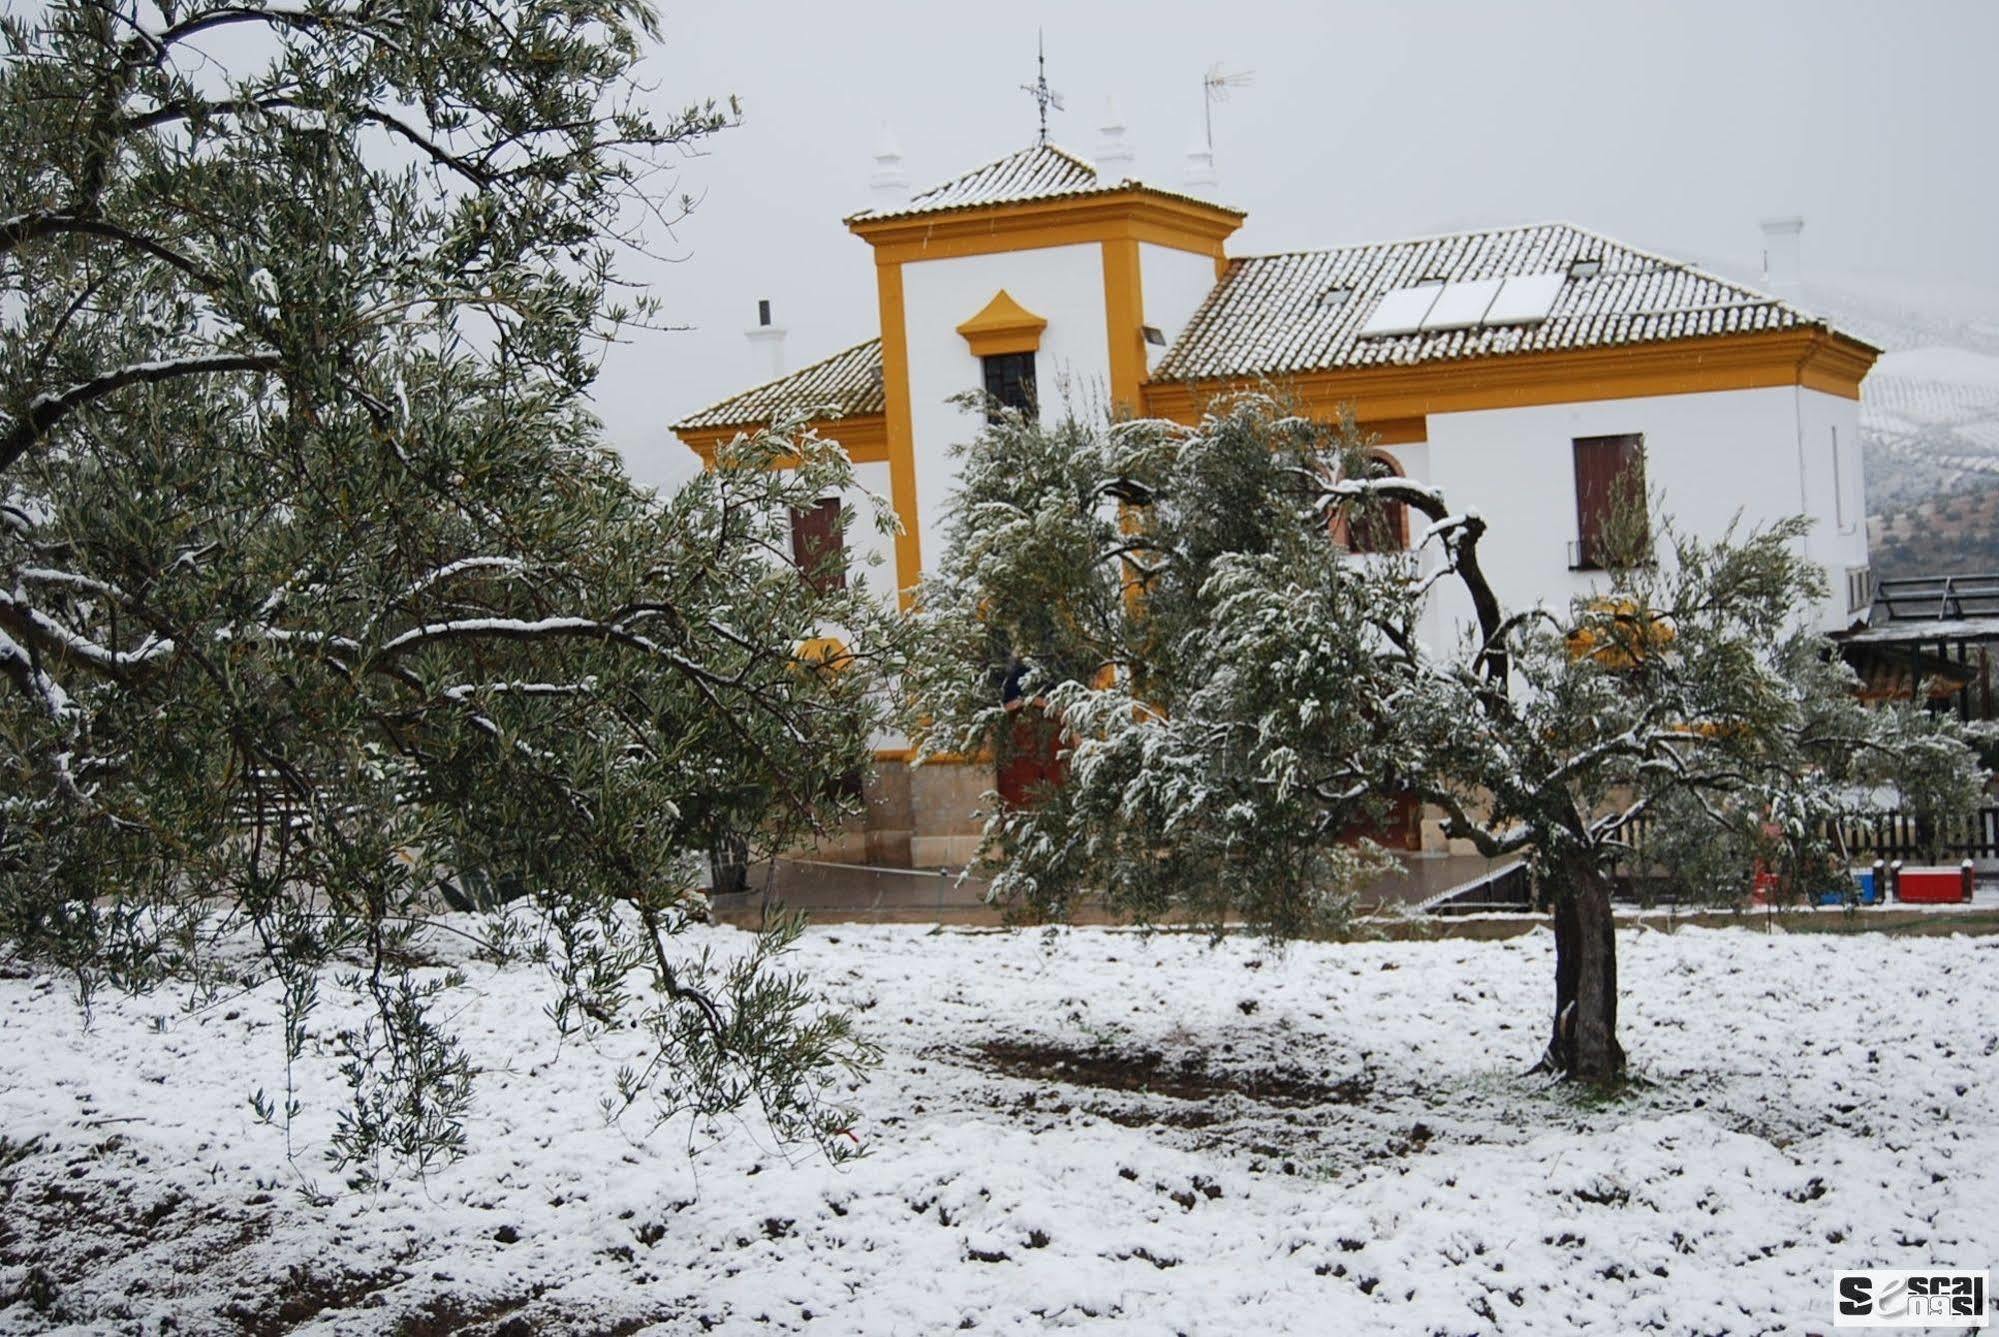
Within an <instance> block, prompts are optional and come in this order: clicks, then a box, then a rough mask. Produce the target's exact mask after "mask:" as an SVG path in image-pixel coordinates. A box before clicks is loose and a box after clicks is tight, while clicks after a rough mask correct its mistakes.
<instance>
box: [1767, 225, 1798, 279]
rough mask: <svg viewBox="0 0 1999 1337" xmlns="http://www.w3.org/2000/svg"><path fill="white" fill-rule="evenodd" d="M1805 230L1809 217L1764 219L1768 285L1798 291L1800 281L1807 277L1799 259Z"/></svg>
mask: <svg viewBox="0 0 1999 1337" xmlns="http://www.w3.org/2000/svg"><path fill="white" fill-rule="evenodd" d="M1804 230H1805V220H1804V219H1802V218H1799V217H1796V216H1795V215H1794V216H1792V217H1790V218H1766V219H1764V220H1763V286H1764V287H1766V288H1769V289H1771V290H1773V291H1775V292H1779V293H1788V292H1794V291H1796V290H1797V286H1798V280H1799V279H1800V278H1802V277H1803V273H1802V268H1801V265H1800V262H1799V259H1798V234H1799V233H1801V232H1803V231H1804Z"/></svg>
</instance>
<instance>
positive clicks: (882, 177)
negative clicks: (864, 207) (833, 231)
mask: <svg viewBox="0 0 1999 1337" xmlns="http://www.w3.org/2000/svg"><path fill="white" fill-rule="evenodd" d="M868 194H869V196H870V197H871V199H872V201H873V204H874V207H875V208H877V209H881V210H894V209H899V208H901V207H902V206H903V205H905V204H907V203H909V173H908V172H906V171H904V170H903V166H902V146H901V145H900V144H897V143H896V142H895V135H894V134H892V133H891V132H890V130H889V128H888V122H887V121H883V122H882V132H881V137H880V138H879V139H877V140H876V141H875V170H874V171H873V172H872V173H870V174H869V176H868Z"/></svg>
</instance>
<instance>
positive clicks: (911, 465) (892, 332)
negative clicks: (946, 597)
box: [875, 257, 923, 608]
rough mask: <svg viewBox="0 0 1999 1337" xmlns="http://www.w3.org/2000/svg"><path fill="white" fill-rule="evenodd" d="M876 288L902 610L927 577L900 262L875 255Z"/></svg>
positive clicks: (889, 479) (897, 581)
mask: <svg viewBox="0 0 1999 1337" xmlns="http://www.w3.org/2000/svg"><path fill="white" fill-rule="evenodd" d="M875 290H876V293H877V295H878V296H879V298H880V302H881V333H882V392H883V394H884V395H885V396H886V398H887V406H888V407H887V412H886V413H884V414H883V418H884V429H885V436H886V442H887V451H888V489H889V504H890V505H891V506H893V507H895V514H896V518H897V519H898V520H900V521H901V522H902V532H901V533H899V534H897V535H896V536H895V584H896V591H897V593H898V596H899V597H900V599H901V601H902V606H903V607H904V608H908V607H910V606H911V605H912V604H914V603H915V601H916V586H917V583H918V582H919V581H921V580H922V579H923V526H922V522H921V521H920V519H919V518H918V516H917V505H916V428H915V424H914V421H913V419H912V417H911V414H910V407H909V326H908V324H907V322H906V319H905V317H904V314H903V298H902V266H901V265H899V264H886V263H883V262H882V261H881V260H880V257H877V258H876V264H875Z"/></svg>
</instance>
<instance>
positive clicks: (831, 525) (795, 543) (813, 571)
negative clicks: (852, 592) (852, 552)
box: [791, 497, 847, 593]
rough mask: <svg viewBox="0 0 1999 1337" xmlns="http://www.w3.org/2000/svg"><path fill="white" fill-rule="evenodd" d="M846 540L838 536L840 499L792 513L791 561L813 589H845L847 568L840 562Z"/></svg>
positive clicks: (824, 590) (822, 502) (833, 499)
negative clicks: (796, 565)
mask: <svg viewBox="0 0 1999 1337" xmlns="http://www.w3.org/2000/svg"><path fill="white" fill-rule="evenodd" d="M845 546H846V540H845V539H844V538H843V537H842V535H841V533H840V499H839V498H838V497H827V498H826V499H825V500H823V501H821V502H819V503H818V504H816V505H814V506H812V507H810V508H809V509H806V510H795V509H794V510H793V511H792V513H791V560H792V561H794V562H796V563H797V564H798V569H799V571H801V572H802V573H803V574H804V576H805V578H806V579H807V580H809V581H811V582H812V587H813V588H814V589H816V590H819V591H821V592H822V593H824V592H829V591H832V590H844V589H845V588H847V566H846V563H845V562H843V561H842V560H841V556H842V553H843V550H844V548H845Z"/></svg>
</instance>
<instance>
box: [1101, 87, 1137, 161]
mask: <svg viewBox="0 0 1999 1337" xmlns="http://www.w3.org/2000/svg"><path fill="white" fill-rule="evenodd" d="M1097 132H1098V135H1099V138H1098V140H1097V175H1098V176H1099V177H1101V178H1103V179H1104V180H1105V181H1108V182H1117V181H1122V180H1124V179H1125V178H1126V177H1128V176H1130V175H1131V168H1132V164H1133V163H1134V162H1136V161H1137V160H1138V155H1137V154H1135V153H1134V152H1132V147H1131V140H1130V138H1129V137H1127V136H1126V134H1125V125H1124V117H1123V115H1122V114H1120V113H1119V111H1118V105H1117V99H1116V98H1111V99H1109V100H1108V101H1107V102H1105V104H1104V123H1103V124H1102V125H1101V126H1099V127H1097Z"/></svg>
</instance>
